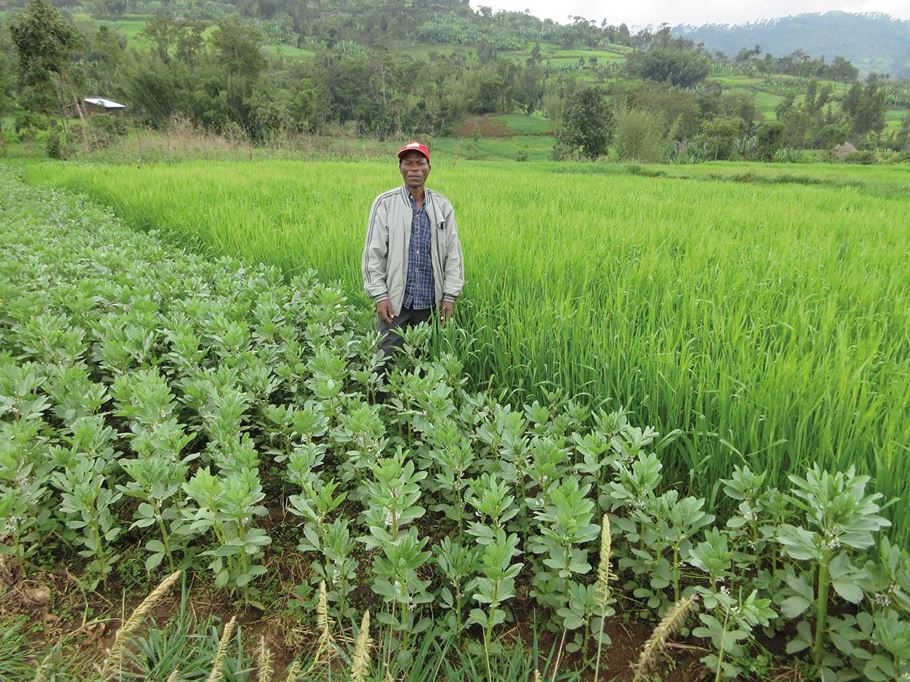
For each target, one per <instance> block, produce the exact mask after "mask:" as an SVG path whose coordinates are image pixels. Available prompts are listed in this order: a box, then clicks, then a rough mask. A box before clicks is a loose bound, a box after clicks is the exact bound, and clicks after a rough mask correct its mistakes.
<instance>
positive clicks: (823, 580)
mask: <svg viewBox="0 0 910 682" xmlns="http://www.w3.org/2000/svg"><path fill="white" fill-rule="evenodd" d="M829 561H830V553H829V552H827V551H826V552H825V553H824V554H823V555H822V559H821V561H820V562H819V564H818V600H817V601H816V604H815V646H814V647H813V648H812V662H813V663H814V664H815V665H816V667H817V666H819V665H820V664H821V660H822V651H823V648H824V644H825V626H826V621H827V620H828V588H829V586H830V583H829V580H828V563H829Z"/></svg>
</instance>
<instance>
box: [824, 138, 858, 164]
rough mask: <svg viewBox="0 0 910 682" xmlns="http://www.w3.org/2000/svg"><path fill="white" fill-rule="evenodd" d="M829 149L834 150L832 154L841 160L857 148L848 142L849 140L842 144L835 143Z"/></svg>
mask: <svg viewBox="0 0 910 682" xmlns="http://www.w3.org/2000/svg"><path fill="white" fill-rule="evenodd" d="M831 151H832V152H834V156H836V157H837V158H838V159H841V160H843V159H846V158H847V157H848V156H850V155H851V154H853V153H854V152H857V151H859V150H858V149H857V148H856V147H854V146H853V145H852V144H850V143H849V142H844V143H843V144H839V145H837V146H836V147H835V148H834V149H832V150H831Z"/></svg>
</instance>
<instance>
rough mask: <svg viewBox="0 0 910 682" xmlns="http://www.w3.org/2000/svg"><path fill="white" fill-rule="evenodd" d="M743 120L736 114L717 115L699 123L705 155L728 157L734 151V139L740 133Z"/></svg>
mask: <svg viewBox="0 0 910 682" xmlns="http://www.w3.org/2000/svg"><path fill="white" fill-rule="evenodd" d="M742 128H743V121H742V119H741V118H739V117H737V116H718V117H717V118H712V119H708V120H707V121H704V122H703V123H702V124H701V140H702V143H703V144H704V148H705V157H706V158H709V159H714V160H715V161H717V160H718V159H729V158H731V157H732V156H733V153H734V152H735V151H736V141H737V139H738V138H739V136H740V133H742Z"/></svg>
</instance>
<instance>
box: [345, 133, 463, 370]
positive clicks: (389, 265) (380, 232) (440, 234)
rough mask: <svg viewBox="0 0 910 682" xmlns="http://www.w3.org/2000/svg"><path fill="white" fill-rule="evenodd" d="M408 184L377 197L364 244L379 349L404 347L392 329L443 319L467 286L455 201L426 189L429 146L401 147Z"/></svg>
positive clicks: (365, 277)
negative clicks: (434, 315)
mask: <svg viewBox="0 0 910 682" xmlns="http://www.w3.org/2000/svg"><path fill="white" fill-rule="evenodd" d="M398 168H399V170H400V172H401V177H402V178H403V179H404V185H402V186H401V187H398V188H396V189H393V190H389V191H388V192H385V193H383V194H380V195H379V196H378V197H376V200H375V201H374V202H373V207H372V208H371V209H370V220H369V223H368V224H367V238H366V244H365V245H364V248H363V262H362V266H363V288H364V289H365V290H366V292H367V295H369V296H370V298H372V299H373V300H374V301H375V302H376V316H377V329H378V330H379V332H380V333H381V334H382V335H383V337H382V340H381V342H380V348H381V349H382V352H383V353H385V355H386V356H389V355H391V354H392V353H394V352H395V350H396V348H398V347H399V346H401V337H400V336H399V335H398V334H397V333H395V331H394V330H396V329H399V328H407V327H410V326H412V325H415V324H420V323H422V322H426V321H427V320H429V319H430V315H431V314H432V312H433V310H434V309H436V308H439V314H440V317H441V318H442V321H443V322H445V321H446V320H447V319H448V318H450V317H452V315H453V314H454V312H455V299H456V298H458V296H459V295H460V294H461V290H462V287H463V286H464V268H463V265H462V258H461V243H460V242H459V241H458V229H457V227H456V225H455V212H454V211H453V210H452V204H450V203H449V200H448V199H446V198H445V197H444V196H442V195H441V194H438V193H437V192H433V191H432V190H429V189H427V188H426V181H427V177H428V176H429V175H430V150H429V149H427V147H426V145H423V144H421V143H419V142H410V143H408V144H406V145H405V146H404V147H402V148H401V149H400V150H398Z"/></svg>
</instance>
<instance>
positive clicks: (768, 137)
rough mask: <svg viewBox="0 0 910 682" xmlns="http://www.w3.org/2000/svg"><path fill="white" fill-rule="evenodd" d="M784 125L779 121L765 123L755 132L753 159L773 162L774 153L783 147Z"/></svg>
mask: <svg viewBox="0 0 910 682" xmlns="http://www.w3.org/2000/svg"><path fill="white" fill-rule="evenodd" d="M783 141H784V125H783V124H782V123H781V122H780V121H765V122H764V123H762V124H761V125H760V126H758V129H757V130H756V131H755V152H754V154H755V158H757V159H761V160H762V161H773V160H774V152H776V151H777V150H778V149H780V148H781V147H782V146H783Z"/></svg>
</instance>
